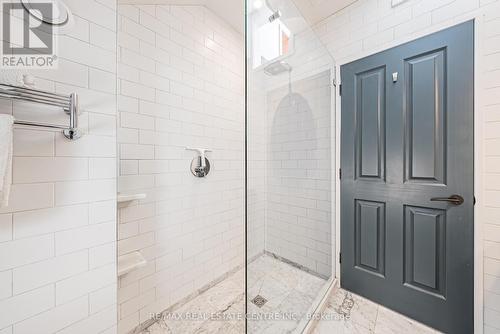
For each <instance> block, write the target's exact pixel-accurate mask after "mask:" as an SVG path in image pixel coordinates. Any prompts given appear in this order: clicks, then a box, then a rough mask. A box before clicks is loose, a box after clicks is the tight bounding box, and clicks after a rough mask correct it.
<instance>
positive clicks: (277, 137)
mask: <svg viewBox="0 0 500 334" xmlns="http://www.w3.org/2000/svg"><path fill="white" fill-rule="evenodd" d="M246 9H247V14H246V22H247V26H246V29H247V35H246V42H247V52H246V61H247V73H246V75H247V92H246V94H247V105H246V108H247V110H246V112H247V118H246V121H247V124H246V125H247V221H246V228H247V244H246V247H247V281H246V283H247V284H246V285H247V311H248V321H247V333H252V334H253V333H281V332H291V333H301V332H302V331H303V330H304V328H305V327H306V325H307V323H308V319H309V316H310V315H311V314H312V313H313V312H314V311H315V309H316V308H317V306H318V305H319V303H320V301H321V299H322V297H323V296H324V295H325V293H326V291H327V289H328V287H329V285H330V284H331V282H332V281H333V277H334V275H333V273H334V272H335V267H334V266H335V265H334V263H333V261H332V254H333V249H334V242H333V237H332V236H333V233H334V224H333V217H332V196H333V191H334V187H332V174H334V173H333V169H334V167H335V165H334V162H333V159H334V157H335V155H334V153H332V152H334V151H333V149H334V147H335V146H334V138H335V133H334V132H333V129H334V127H333V126H332V124H334V121H335V116H334V115H335V114H334V104H333V86H332V82H333V68H334V62H333V59H332V57H331V56H330V54H329V53H328V51H327V49H326V48H325V47H324V46H323V44H322V43H321V42H320V41H319V39H318V38H317V37H316V35H315V33H314V31H313V30H312V29H311V27H310V26H309V25H308V24H307V22H306V21H305V20H304V18H303V17H302V15H301V14H300V12H299V11H298V10H297V8H296V7H295V5H294V4H293V2H292V1H291V0H274V1H272V0H269V1H265V2H264V1H261V0H247V4H246Z"/></svg>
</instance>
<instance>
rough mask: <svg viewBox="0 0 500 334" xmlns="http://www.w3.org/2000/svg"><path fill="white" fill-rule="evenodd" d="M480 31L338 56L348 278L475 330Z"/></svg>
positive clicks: (442, 326)
mask: <svg viewBox="0 0 500 334" xmlns="http://www.w3.org/2000/svg"><path fill="white" fill-rule="evenodd" d="M473 32H474V29H473V22H467V23H464V24H461V25H458V26H456V27H453V28H450V29H447V30H444V31H441V32H439V33H436V34H432V35H429V36H427V37H424V38H421V39H418V40H416V41H413V42H411V43H408V44H404V45H401V46H399V47H396V48H393V49H390V50H387V51H384V52H381V53H378V54H375V55H373V56H370V57H367V58H364V59H361V60H358V61H355V62H353V63H349V64H346V65H344V66H342V67H341V76H342V91H343V92H342V121H341V166H342V180H341V252H342V263H341V285H342V287H343V288H345V289H347V290H351V291H353V292H355V293H358V294H360V295H363V296H365V297H367V298H369V299H372V300H374V301H375V302H378V303H380V304H382V305H384V306H387V307H389V308H392V309H394V310H396V311H398V312H400V313H403V314H405V315H408V316H410V317H412V318H414V319H416V320H418V321H420V322H422V323H425V324H427V325H429V326H432V327H434V328H436V329H439V330H441V331H444V332H447V333H458V334H460V333H472V332H473V255H474V242H473V240H474V239H473V238H474V237H473V235H474V233H473V232H474V227H473V214H474V210H473V205H474V204H473V203H474V196H473V188H474V184H473V175H474V174H473V173H474V170H473V157H474V151H473V144H474V143H473V101H474V99H473V96H474V95H473V94H474V92H473V78H474V68H473V64H474V53H473V45H474V41H473ZM394 79H397V80H394ZM455 194H457V195H460V196H462V197H463V198H464V203H463V204H462V205H458V206H457V205H453V203H450V202H443V201H431V199H435V198H448V197H449V196H451V195H455Z"/></svg>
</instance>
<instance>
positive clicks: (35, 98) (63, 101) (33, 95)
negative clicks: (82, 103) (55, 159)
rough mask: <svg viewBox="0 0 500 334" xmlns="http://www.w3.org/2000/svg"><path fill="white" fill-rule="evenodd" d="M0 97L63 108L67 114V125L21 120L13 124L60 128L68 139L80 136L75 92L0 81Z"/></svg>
mask: <svg viewBox="0 0 500 334" xmlns="http://www.w3.org/2000/svg"><path fill="white" fill-rule="evenodd" d="M0 98H5V99H11V100H17V101H24V102H32V103H38V104H44V105H50V106H54V107H60V108H63V109H64V111H65V112H66V113H67V114H68V115H69V126H63V125H57V124H50V123H38V122H30V121H21V120H16V121H14V124H18V125H26V126H35V127H43V128H50V129H60V130H63V134H64V136H65V137H66V138H68V139H70V140H75V139H78V138H80V137H81V133H80V131H78V112H79V110H78V95H77V94H70V95H62V94H56V93H51V92H46V91H42V90H38V89H32V88H26V87H18V86H12V85H7V84H2V83H0Z"/></svg>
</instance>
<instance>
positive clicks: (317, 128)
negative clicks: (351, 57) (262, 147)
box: [266, 70, 334, 278]
mask: <svg viewBox="0 0 500 334" xmlns="http://www.w3.org/2000/svg"><path fill="white" fill-rule="evenodd" d="M331 110H332V80H331V73H330V70H327V71H324V72H322V73H320V74H315V75H311V76H309V77H307V78H303V79H301V80H297V81H294V82H293V83H292V85H291V88H290V87H288V86H284V87H282V88H279V89H274V90H271V91H269V92H268V94H267V124H268V130H267V131H268V134H267V138H268V143H267V147H268V149H267V150H268V151H267V161H268V165H267V180H268V183H267V216H266V218H267V221H266V250H267V251H270V252H272V253H274V254H277V255H279V256H282V257H284V258H286V259H288V260H291V261H293V262H295V263H298V264H300V265H302V266H304V267H306V268H308V269H309V270H311V271H313V272H315V273H317V274H320V275H321V276H322V277H328V278H329V277H331V275H332V233H333V231H334V230H333V229H334V224H333V223H332V216H331V203H332V202H331V198H332V186H331V174H332V173H331V168H332V167H331V165H332V160H331V147H332V145H331V143H332V138H331V133H332V131H331V129H330V128H331V115H332V113H331Z"/></svg>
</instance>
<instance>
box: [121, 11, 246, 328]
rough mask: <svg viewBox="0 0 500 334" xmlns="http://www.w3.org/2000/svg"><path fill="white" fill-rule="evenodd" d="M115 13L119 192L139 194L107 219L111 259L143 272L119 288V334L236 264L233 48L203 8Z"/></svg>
mask: <svg viewBox="0 0 500 334" xmlns="http://www.w3.org/2000/svg"><path fill="white" fill-rule="evenodd" d="M118 11H119V34H118V40H119V64H118V77H119V88H120V95H119V97H118V110H119V129H118V141H119V143H120V144H119V146H120V153H119V154H120V177H119V191H120V192H123V193H136V192H141V193H142V192H144V193H146V194H147V199H145V200H141V201H139V202H137V201H136V202H133V203H131V204H129V205H127V206H124V207H123V208H121V209H120V210H119V211H120V218H119V219H120V224H119V243H118V253H119V255H123V254H127V253H130V252H133V251H137V250H139V251H140V252H141V253H142V255H143V256H144V257H145V258H146V259H147V261H148V264H147V265H146V267H144V268H141V269H138V270H136V271H134V272H132V273H130V274H128V275H126V276H124V277H123V278H121V279H120V287H119V292H118V299H119V319H120V326H119V327H120V329H119V332H120V333H126V332H127V331H129V330H130V329H132V328H134V327H136V326H137V325H139V324H140V323H143V322H144V321H147V320H149V319H150V317H151V313H156V312H161V311H163V310H165V309H166V308H168V307H169V306H171V305H172V304H174V303H176V302H177V301H179V300H180V299H182V298H184V297H186V296H188V295H190V294H192V293H194V292H196V291H197V289H199V288H201V287H203V286H204V285H206V284H208V283H211V282H212V281H214V280H216V279H218V278H219V277H221V276H222V275H224V274H225V273H227V272H229V271H231V270H232V269H234V268H236V267H237V266H240V265H242V264H243V263H244V258H243V255H244V221H243V214H244V206H243V204H244V202H243V195H244V188H243V185H244V183H243V182H244V173H243V172H244V155H243V148H244V141H243V140H244V76H243V71H244V67H243V64H244V63H243V61H244V56H243V53H244V49H243V46H244V44H243V37H242V36H241V34H239V33H237V32H236V31H234V30H233V29H232V28H231V27H230V26H229V25H227V24H226V23H224V21H222V20H221V19H220V18H218V17H217V16H215V15H214V14H212V12H210V11H209V10H207V9H206V8H205V7H201V6H154V5H150V6H148V5H145V6H135V5H120V6H119V10H118ZM185 147H203V148H209V149H212V150H213V152H212V153H209V154H208V157H209V160H210V162H211V164H212V171H211V172H210V174H209V175H208V177H206V178H204V179H200V178H195V177H194V176H193V175H192V174H191V171H190V169H189V167H190V164H191V160H192V159H193V157H194V153H193V152H189V151H186V150H185ZM243 289H244V286H243V282H242V292H243Z"/></svg>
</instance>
